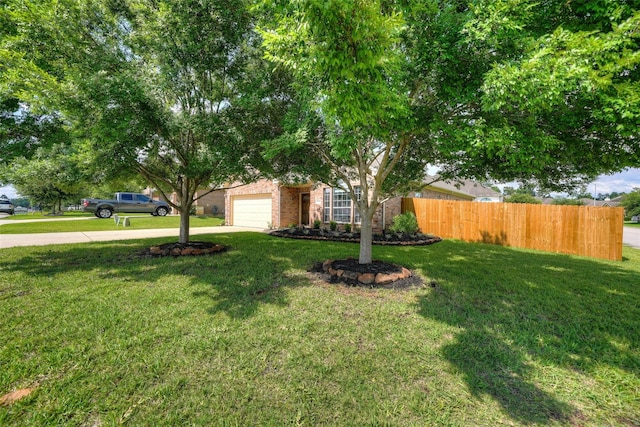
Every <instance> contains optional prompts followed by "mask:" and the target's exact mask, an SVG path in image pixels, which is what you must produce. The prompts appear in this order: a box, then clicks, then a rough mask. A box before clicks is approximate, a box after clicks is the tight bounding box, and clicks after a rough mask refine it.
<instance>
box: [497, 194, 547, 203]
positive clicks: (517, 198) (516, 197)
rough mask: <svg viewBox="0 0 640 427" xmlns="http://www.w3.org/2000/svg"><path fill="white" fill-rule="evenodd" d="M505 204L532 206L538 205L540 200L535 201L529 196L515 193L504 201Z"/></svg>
mask: <svg viewBox="0 0 640 427" xmlns="http://www.w3.org/2000/svg"><path fill="white" fill-rule="evenodd" d="M504 202H505V203H529V204H532V205H539V204H541V203H542V201H541V200H539V199H536V198H535V197H533V196H532V195H530V194H524V193H516V194H513V195H511V196H509V197H507V198H505V199H504Z"/></svg>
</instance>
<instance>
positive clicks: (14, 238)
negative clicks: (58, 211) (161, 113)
mask: <svg viewBox="0 0 640 427" xmlns="http://www.w3.org/2000/svg"><path fill="white" fill-rule="evenodd" d="M78 219H79V218H56V219H37V220H21V221H20V223H24V222H46V221H72V220H76V221H77V220H78ZM86 219H87V220H89V221H91V220H97V221H99V219H98V218H93V217H91V218H86ZM15 223H16V222H15V221H11V220H2V218H0V226H1V225H2V224H15ZM239 231H254V232H261V231H263V230H262V229H258V228H248V227H235V226H218V227H193V228H191V230H190V231H189V234H190V235H191V236H195V235H198V234H216V233H237V232H239ZM179 234H180V229H178V228H158V229H149V230H132V229H126V228H122V229H119V230H113V231H74V232H69V233H37V234H0V249H2V248H12V247H15V246H42V245H57V244H64V243H87V242H104V241H110V240H130V239H148V238H152V237H175V238H176V240H177V239H178V236H179Z"/></svg>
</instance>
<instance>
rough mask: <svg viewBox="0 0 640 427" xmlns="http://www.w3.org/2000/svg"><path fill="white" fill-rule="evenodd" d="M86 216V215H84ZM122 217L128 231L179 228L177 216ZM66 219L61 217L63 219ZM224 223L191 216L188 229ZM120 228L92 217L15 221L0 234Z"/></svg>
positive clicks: (143, 215)
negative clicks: (127, 221) (128, 223)
mask: <svg viewBox="0 0 640 427" xmlns="http://www.w3.org/2000/svg"><path fill="white" fill-rule="evenodd" d="M85 216H86V215H85ZM123 216H129V217H131V221H130V223H131V225H130V226H129V227H128V228H130V229H134V230H135V229H140V230H142V229H149V228H179V227H180V217H179V216H165V217H159V216H151V215H145V214H127V215H123ZM64 217H66V215H65V216H63V218H64ZM223 223H224V219H223V218H214V217H208V216H192V217H191V219H190V227H215V226H218V225H222V224H223ZM118 228H122V225H119V226H117V225H116V224H115V221H114V220H113V218H107V219H98V218H96V217H95V216H93V215H90V216H89V217H87V219H78V220H77V221H46V222H44V221H43V222H23V221H19V220H18V221H16V222H15V224H4V225H0V234H30V233H58V232H66V231H109V230H117V229H118Z"/></svg>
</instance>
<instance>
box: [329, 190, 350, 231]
mask: <svg viewBox="0 0 640 427" xmlns="http://www.w3.org/2000/svg"><path fill="white" fill-rule="evenodd" d="M332 208H333V220H334V221H335V222H341V223H346V222H351V198H350V197H349V193H347V192H346V191H344V190H343V189H342V188H334V189H333V206H332Z"/></svg>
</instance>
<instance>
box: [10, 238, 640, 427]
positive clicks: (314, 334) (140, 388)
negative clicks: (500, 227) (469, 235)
mask: <svg viewBox="0 0 640 427" xmlns="http://www.w3.org/2000/svg"><path fill="white" fill-rule="evenodd" d="M198 240H206V241H215V242H218V243H222V244H225V245H229V246H230V247H231V249H230V250H229V251H228V252H226V253H222V254H218V255H216V256H208V257H184V258H175V259H174V258H159V259H139V258H137V257H136V254H137V253H138V252H139V251H141V250H142V249H143V248H146V247H148V246H150V245H151V244H152V243H162V242H166V241H167V240H166V239H153V240H140V241H126V242H97V243H91V244H78V245H60V246H57V245H56V246H44V247H29V248H24V247H21V248H13V249H3V250H2V252H1V253H0V270H2V274H0V318H1V319H2V322H0V336H1V337H2V340H1V341H0V366H1V368H0V396H1V395H3V394H5V393H8V392H10V391H12V390H18V389H23V388H33V389H34V390H33V392H32V393H31V394H30V395H29V396H28V397H26V398H24V399H22V400H20V401H18V402H16V403H14V404H12V405H9V406H0V425H3V426H5V425H9V426H12V425H15V426H24V425H78V426H85V425H88V426H92V425H114V424H120V423H122V424H124V423H126V424H128V425H136V426H137V425H154V426H155V425H166V426H176V425H225V426H226V425H230V426H250V425H261V426H262V425H273V426H280V425H308V426H316V425H332V426H333V425H349V426H356V425H358V426H359V425H393V426H406V425H418V426H426V425H447V426H475V425H484V426H494V425H516V426H529V425H581V426H582V425H584V426H609V425H611V426H614V425H622V426H626V425H638V424H640V399H639V396H640V392H639V390H640V250H634V249H629V248H625V249H624V261H622V262H609V261H602V260H593V259H587V258H579V257H572V256H565V255H555V254H549V253H540V252H533V251H525V250H515V249H509V248H504V247H498V246H489V245H482V244H468V243H463V242H459V241H445V242H441V243H438V244H436V245H432V246H426V247H374V257H375V258H377V259H382V260H387V261H393V262H397V263H401V264H403V265H405V266H407V267H409V268H411V269H414V270H416V271H418V272H419V273H420V274H421V275H422V276H424V277H425V278H426V279H428V281H429V282H430V283H431V282H433V283H435V287H431V286H427V287H424V288H420V289H412V290H406V291H389V290H371V289H354V288H346V287H343V286H338V285H328V284H324V283H321V282H317V281H314V280H312V279H311V278H310V277H309V276H308V274H307V273H306V272H305V270H306V269H308V268H309V267H310V266H311V265H312V264H313V262H314V261H321V260H324V259H326V258H342V257H346V256H349V255H353V256H355V255H357V248H358V247H357V245H353V244H348V243H329V242H316V241H299V240H290V239H278V238H275V237H271V236H268V235H264V234H261V233H238V234H219V235H207V236H198Z"/></svg>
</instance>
